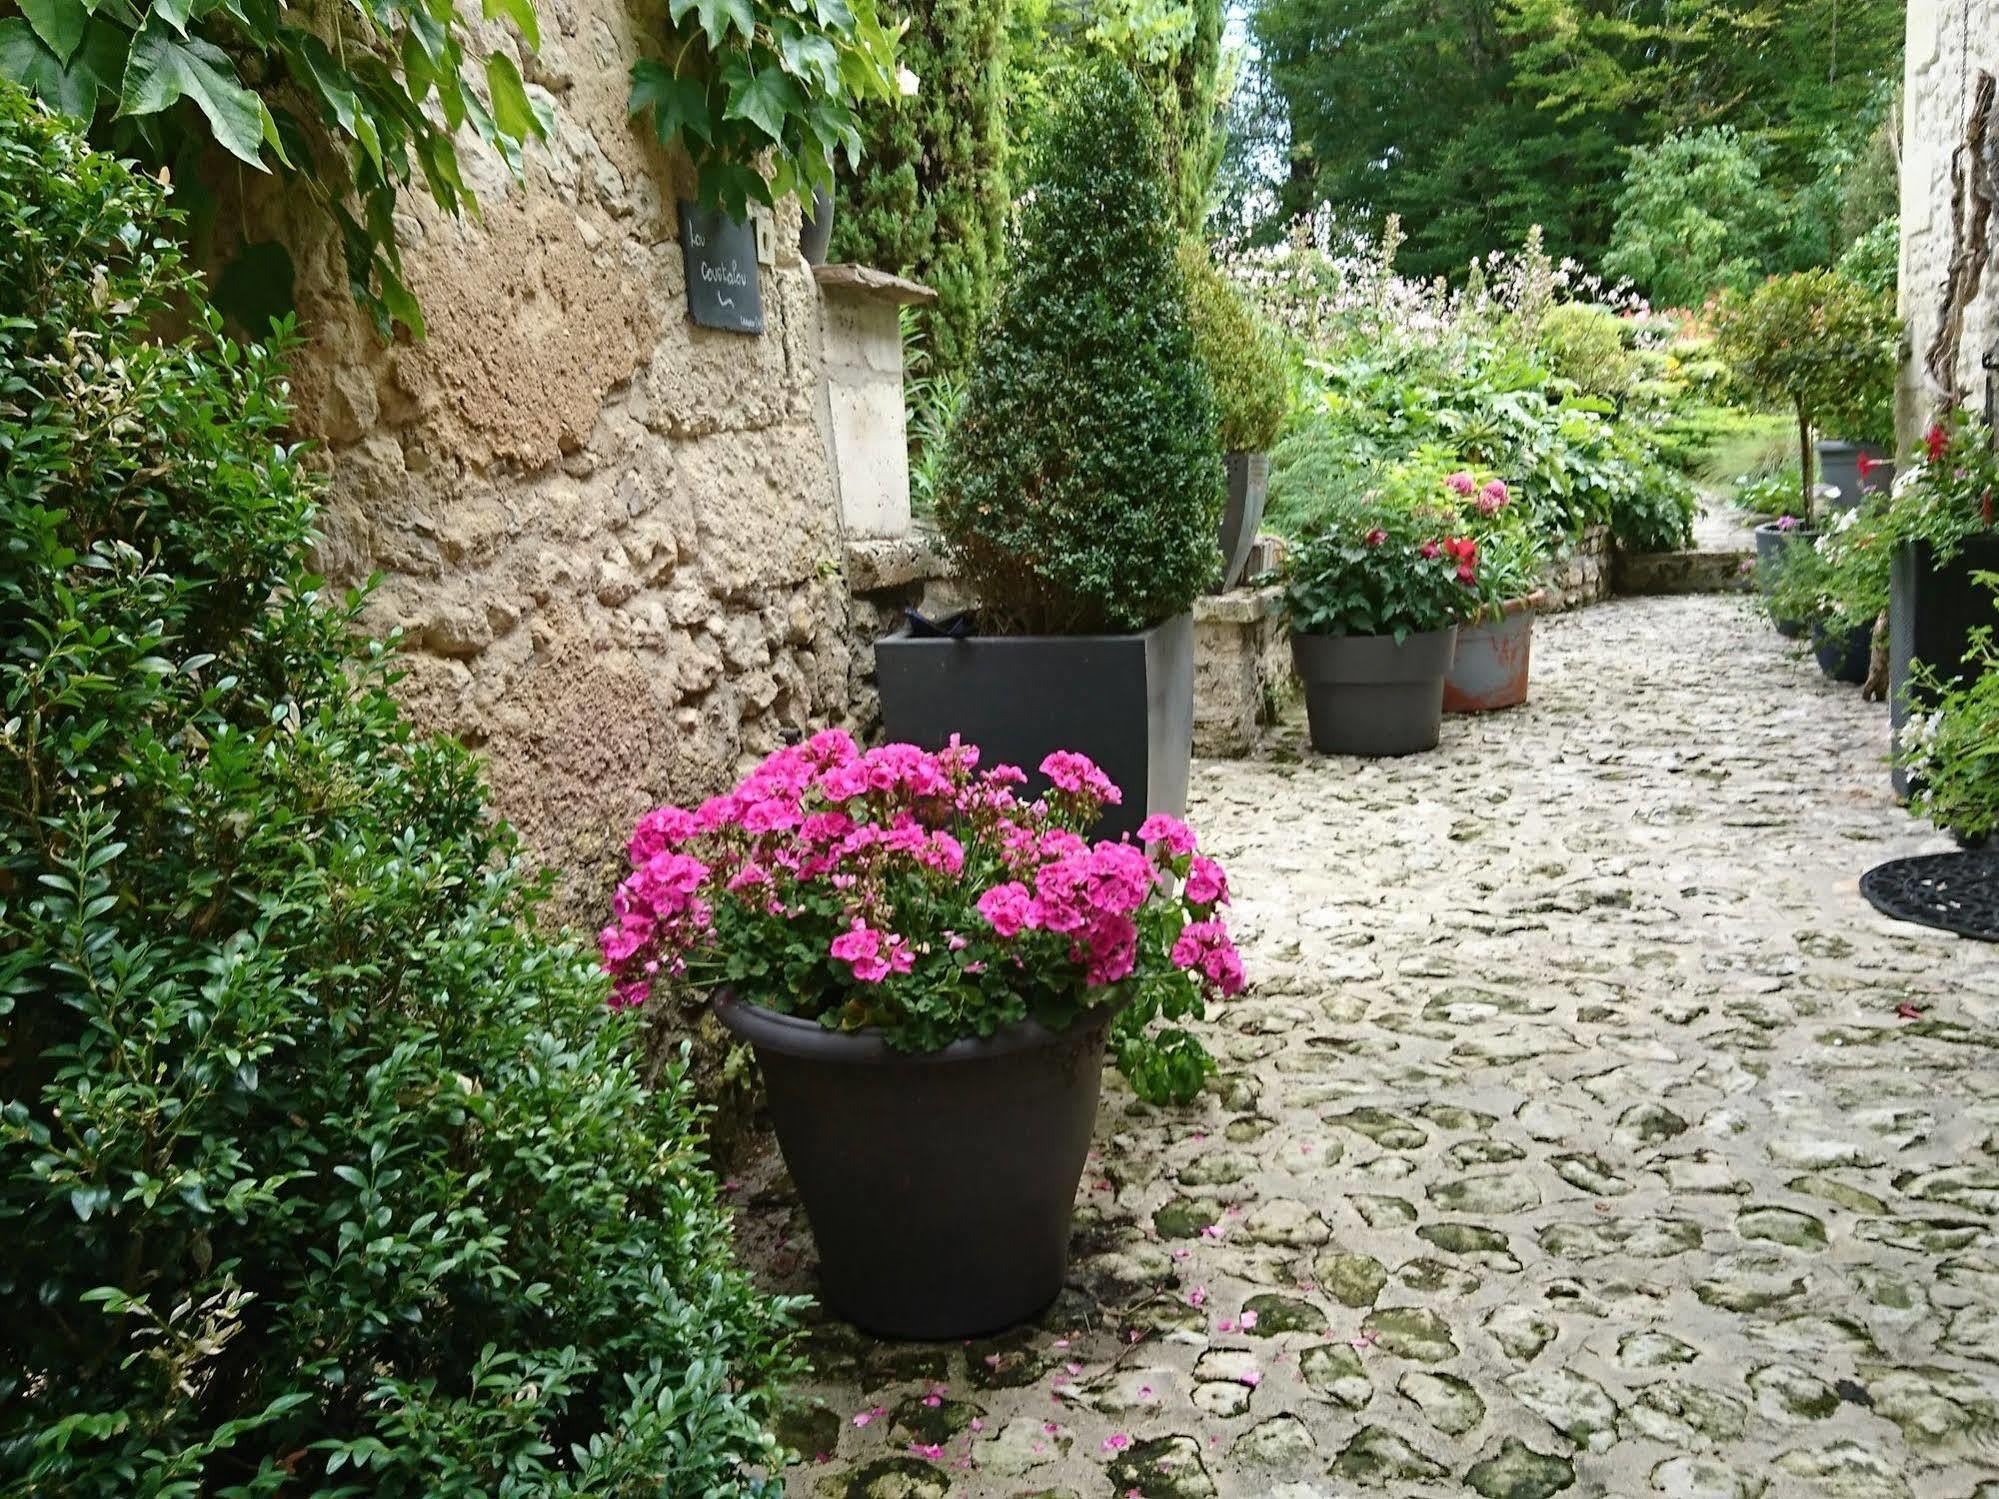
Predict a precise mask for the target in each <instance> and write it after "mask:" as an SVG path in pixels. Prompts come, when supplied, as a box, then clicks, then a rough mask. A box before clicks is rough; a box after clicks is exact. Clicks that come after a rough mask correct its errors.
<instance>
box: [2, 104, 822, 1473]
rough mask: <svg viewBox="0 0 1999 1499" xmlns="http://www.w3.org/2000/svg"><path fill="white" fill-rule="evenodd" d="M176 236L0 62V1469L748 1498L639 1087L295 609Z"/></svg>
mask: <svg viewBox="0 0 1999 1499" xmlns="http://www.w3.org/2000/svg"><path fill="white" fill-rule="evenodd" d="M176 230H177V225H176V222H175V221H174V219H173V218H172V217H171V216H170V215H169V214H168V213H167V212H166V210H165V206H164V192H163V189H162V188H161V187H160V185H159V184H157V183H156V182H154V181H152V180H150V179H148V178H145V177H141V176H137V175H135V174H133V173H131V172H130V171H128V170H127V169H126V168H125V167H123V166H122V165H120V164H118V163H117V162H115V161H113V160H112V159H110V158H109V157H106V156H103V155H99V154H96V153H93V152H91V151H89V150H87V149H85V147H84V145H83V144H82V142H81V141H80V139H79V138H78V137H77V136H76V135H75V134H74V133H73V132H72V129H71V127H69V126H67V125H64V124H59V123H57V122H56V121H55V120H54V118H53V117H51V116H49V115H48V114H46V113H44V112H43V111H42V109H41V108H40V106H38V105H35V104H33V103H31V102H30V101H29V100H28V99H27V98H26V96H25V95H23V94H22V93H20V92H19V91H18V90H16V89H14V88H13V87H12V86H11V85H0V371H4V377H0V1046H4V1051H3V1052H0V1056H4V1062H0V1240H4V1242H5V1244H6V1246H7V1248H6V1253H5V1255H4V1256H0V1305H4V1306H5V1307H6V1309H7V1310H6V1315H5V1316H4V1317H0V1490H4V1491H5V1492H8V1493H33V1494H50V1495H54V1494H62V1495H71V1496H95V1495H103V1496H114V1495H115V1496H119V1499H124V1496H130V1495H140V1494H143V1495H148V1496H157V1495H194V1494H217V1495H258V1494H269V1495H277V1494H283V1495H286V1496H292V1495H334V1494H343V1495H349V1494H370V1495H391V1496H400V1495H408V1496H438V1495H463V1496H473V1495H479V1496H485V1495H522V1496H525V1495H557V1494H584V1493H588V1494H592V1495H631V1496H638V1495H647V1496H657V1495H662V1494H665V1495H760V1494H772V1493H775V1492H776V1490H777V1485H776V1483H775V1482H774V1480H772V1479H771V1478H770V1477H768V1476H767V1474H768V1472H769V1470H770V1465H772V1464H773V1463H774V1462H775V1460H776V1458H777V1456H778V1453H777V1450H776V1448H775V1444H774V1442H773V1441H772V1439H771V1438H770V1437H769V1436H768V1435H767V1434H766V1430H765V1418H766V1416H767V1414H768V1413H769V1410H770V1401H771V1393H770V1385H771V1381H772V1380H773V1379H774V1378H775V1377H777V1376H778V1375H780V1374H781V1373H783V1372H784V1371H785V1370H786V1369H787V1368H788V1365H789V1354H788V1353H787V1351H786V1347H787V1344H786V1337H787V1333H786V1320H787V1314H788V1311H789V1308H788V1307H787V1306H786V1305H785V1304H784V1303H780V1302H774V1301H771V1300H767V1299H765V1298H763V1297H761V1296H760V1295H758V1294H757V1293H756V1292H755V1291H754V1289H753V1288H752V1287H751V1286H750V1284H749V1283H748V1282H747V1280H746V1279H745V1277H744V1276H743V1275H742V1273H741V1272H740V1271H738V1270H737V1269H736V1268H735V1266H734V1265H733V1263H732V1261H731V1258H730V1247H729V1228H728V1217H727V1215H726V1213H724V1212H723V1211H722V1209H721V1208H720V1207H719V1205H718V1195H717V1187H716V1185H715V1182H714V1180H713V1178H712V1176H711V1175H710V1173H709V1171H708V1169H707V1167H706V1165H705V1164H704V1161H703V1158H702V1154H701V1151H702V1145H701V1131H700V1128H699V1113H698V1111H697V1110H696V1109H695V1107H694V1106H693V1105H692V1103H691V1101H690V1099H689V1098H688V1096H687V1093H686V1089H685V1085H684V1082H683V1081H682V1077H681V1074H680V1073H679V1071H678V1069H676V1068H671V1067H669V1068H668V1069H667V1075H666V1077H665V1078H664V1082H663V1087H662V1088H660V1090H659V1091H657V1092H649V1091H648V1090H647V1088H646V1087H645V1086H644V1084H643V1080H642V1078H641V1076H640V1074H639V1071H638V1065H637V1063H636V1061H635V1056H636V1051H635V1049H634V1048H633V1047H632V1045H631V1044H630V1042H631V1039H632V1038H631V1036H630V1035H629V1033H628V1032H627V1030H626V1029H625V1027H624V1025H623V1024H622V1023H621V1022H618V1021H617V1020H615V1019H613V1018H611V1017H609V1016H608V1015H607V1013H606V1011H605V1008H604V1004H603V998H604V992H605V991H604V981H603V979H602V978H601V976H600V975H599V974H598V973H597V972H596V971H595V970H594V968H593V967H592V965H591V963H590V961H589V960H588V959H587V958H586V957H585V956H584V955H583V954H582V953H581V952H580V951H578V950H577V949H576V948H574V947H573V946H570V945H567V944H564V943H561V942H555V941H551V940H548V939H546V938H544V937H541V936H539V935H537V934H536V932H535V930H534V928H533V926H532V925H531V917H532V914H533V910H534V906H535V902H536V900H537V898H538V893H539V892H538V887H537V886H536V885H534V884H533V883H532V882H528V881H525V880H524V879H523V878H522V876H521V874H520V872H519V870H518V869H517V867H516V864H515V862H514V858H513V852H512V845H511V842H510V839H509V835H508V834H507V833H506V831H505V829H504V828H503V827H502V826H501V825H499V824H497V823H496V822H494V821H493V820H492V819H491V818H490V817H489V816H488V814H487V812H486V810H485V807H484V802H483V793H482V791H481V787H480V783H479V779H478V776H477V774H476V771H475V769H474V767H473V765H472V764H471V762H470V761H469V760H468V759H467V757H466V756H465V755H464V753H463V752H462V751H460V750H459V749H458V748H457V747H456V746H454V745H451V744H449V743H443V742H433V741H430V740H426V739H423V738H421V737H419V736H417V735H416V734H415V733H414V732H413V731H412V729H411V728H410V727H409V725H408V724H407V723H405V722H404V720H403V719H402V717H401V716H400V714H399V713H398V711H397V709H396V707H395V705H394V704H393V702H392V701H391V700H390V698H389V697H388V696H387V695H386V694H385V692H384V690H383V686H384V682H385V680H386V673H387V671H388V670H389V669H390V666H391V662H392V659H393V658H392V657H391V656H390V655H388V654H387V653H386V652H385V651H384V650H382V649H381V648H379V647H369V646H364V645H362V644H360V643H359V642H360V641H361V639H362V637H361V636H360V635H359V634H358V633H357V632H356V631H355V630H354V629H353V628H352V625H353V621H352V618H351V613H352V610H353V609H354V607H356V605H355V601H353V600H350V601H349V604H348V607H347V609H346V610H344V611H343V610H340V609H330V608H328V607H326V606H325V605H324V604H323V602H322V600H321V598H320V596H319V588H320V585H319V583H318V581H317V580H316V579H314V578H312V577H310V576H309V575H308V574H307V573H306V571H305V569H304V566H303V558H304V554H305V547H306V545H307V543H308V540H309V527H310V524H311V513H312V501H313V486H312V485H311V483H310V482H309V480H308V476H307V474H306V472H305V470H304V469H303V468H302V467H301V465H300V462H299V454H298V451H297V449H295V448H293V447H290V446H287V444H286V438H285V435H284V433H285V424H286V422H287V420H288V417H289V411H288V408H287V403H286V398H285V389H284V383H283V365H282V354H283V344H284V342H285V339H283V338H281V339H280V340H279V341H278V346H277V347H257V346H249V345H239V344H235V343H232V342H230V341H228V340H227V339H225V338H224V337H223V336H222V335H221V334H220V332H219V331H218V321H217V318H216V316H215V314H214V313H213V312H212V311H210V310H209V309H208V308H207V307H206V306H205V305H204V304H203V301H202V299H201V297H200V295H199V288H198V283H197V282H195V281H194V280H193V279H192V278H191V277H190V276H189V275H188V273H187V272H186V271H185V269H184V268H183V267H182V265H181V262H180V260H179V257H178V254H177V251H176V249H175V246H174V244H173V242H172V239H171V236H172V235H174V234H175V232H176ZM168 324H172V325H175V326H181V327H185V328H188V329H190V330H191V331H189V332H187V333H186V334H185V335H184V336H180V337H178V338H175V339H172V340H167V339H162V338H160V337H157V336H155V332H154V329H155V328H156V327H159V326H166V325H168Z"/></svg>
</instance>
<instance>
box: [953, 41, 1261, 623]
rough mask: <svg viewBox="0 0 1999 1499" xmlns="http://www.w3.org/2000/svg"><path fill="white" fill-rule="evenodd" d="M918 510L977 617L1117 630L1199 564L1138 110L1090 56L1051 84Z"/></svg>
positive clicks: (1208, 398)
mask: <svg viewBox="0 0 1999 1499" xmlns="http://www.w3.org/2000/svg"><path fill="white" fill-rule="evenodd" d="M1029 180H1030V182H1031V188H1030V191H1029V193H1028V194H1027V197H1026V204H1025V208H1024V209H1023V211H1022V214H1021V227H1020V231H1019V235H1018V238H1017V240H1016V241H1015V243H1014V245H1013V248H1012V256H1011V265H1010V268H1009V273H1008V279H1007V284H1006V289H1005V291H1004V293H1003V295H1002V298H1001V302H1000V306H999V309H998V312H997V313H996V315H995V317H994V319H993V322H992V325H991V327H990V328H989V329H988V330H987V333H986V336H985V338H984V339H983V340H982V341H981V343H980V345H979V351H978V355H977V357H976V359H975V360H974V362H973V365H972V373H971V380H970V383H969V385H968V387H967V389H966V392H965V400H964V405H963V408H962V409H961V410H960V412H959V414H958V419H957V422H956V424H955V425H954V427H953V428H952V432H951V438H950V445H949V451H948V453H947V454H946V457H945V460H944V465H943V471H942V473H941V474H940V476H939V480H938V493H937V516H938V521H939V523H940V525H941V526H942V528H943V531H944V534H945V536H946V538H947V539H948V541H949V543H950V546H951V550H952V553H953V555H954V556H955V557H956V559H957V561H958V565H959V567H960V569H961V573H962V576H963V577H964V578H965V580H966V581H967V583H969V584H970V585H971V587H972V588H973V591H974V592H975V593H976V594H977V595H978V597H979V599H980V600H981V601H982V602H983V604H984V605H985V607H986V608H987V610H988V611H989V613H990V615H991V616H992V618H993V620H994V621H995V622H997V623H999V624H1001V625H1003V626H1004V627H1006V628H1009V629H1015V630H1022V631H1027V632H1048V633H1058V634H1061V633H1088V632H1092V631H1099V630H1131V629H1140V628H1144V627H1145V626H1148V625H1151V624H1154V623H1156V622H1158V621H1159V620H1162V619H1165V618H1167V617H1169V616H1171V615H1174V614H1177V613H1179V612H1180V611H1181V610H1183V609H1185V608H1186V607H1187V606H1188V605H1189V604H1190V603H1192V601H1193V599H1194V597H1195V595H1197V594H1198V593H1199V592H1200V591H1201V588H1202V587H1203V585H1204V584H1205V583H1206V582H1207V580H1208V579H1209V578H1210V577H1211V576H1212V575H1213V573H1214V571H1215V568H1216V567H1217V565H1218V563H1217V560H1216V543H1215V533H1216V527H1217V524H1218V522H1219V518H1220V509H1221V502H1222V494H1223V475H1222V462H1221V450H1220V447H1219V445H1218V440H1217V435H1216V425H1215V407H1214V398H1213V395H1212V393H1211V392H1210V390H1209V386H1208V380H1207V375H1206V372H1205V371H1204V370H1203V369H1202V368H1201V365H1200V362H1199V360H1198V358H1197V356H1196V354H1195V350H1194V340H1193V333H1192V330H1191V328H1190V327H1189V322H1188V315H1187V292H1186V287H1185V284H1184V282H1183V280H1182V277H1181V274H1180V268H1179V264H1178V262H1177V259H1176V256H1175V243H1176V241H1175V237H1174V234H1173V215H1172V209H1171V205H1170V203H1169V199H1168V193H1167V188H1166V183H1165V181H1164V177H1163V172H1162V168H1161V162H1160V155H1159V139H1158V127H1157V125H1156V124H1155V123H1154V121H1153V119H1152V115H1151V111H1150V109H1149V107H1148V106H1147V103H1146V99H1145V95H1144V93H1143V91H1142V90H1141V89H1140V87H1139V85H1138V83H1137V81H1136V80H1135V79H1134V78H1133V77H1132V75H1131V74H1130V72H1129V71H1128V70H1126V69H1125V68H1123V67H1122V66H1121V65H1119V64H1117V63H1115V62H1113V61H1109V60H1107V59H1100V60H1096V61H1093V62H1091V63H1088V64H1086V65H1084V66H1082V67H1080V68H1078V69H1077V70H1076V72H1075V73H1074V74H1072V75H1070V76H1069V77H1068V78H1067V79H1066V80H1065V81H1064V83H1063V85H1062V86H1061V88H1060V92H1059V96H1058V102H1057V105H1056V108H1055V112H1054V116H1053V118H1052V120H1051V123H1050V128H1049V130H1048V132H1047V134H1046V136H1045V137H1044V138H1043V140H1042V141H1041V142H1040V143H1039V149H1038V150H1037V153H1036V156H1035V169H1034V171H1033V172H1032V174H1031V176H1030V179H1029Z"/></svg>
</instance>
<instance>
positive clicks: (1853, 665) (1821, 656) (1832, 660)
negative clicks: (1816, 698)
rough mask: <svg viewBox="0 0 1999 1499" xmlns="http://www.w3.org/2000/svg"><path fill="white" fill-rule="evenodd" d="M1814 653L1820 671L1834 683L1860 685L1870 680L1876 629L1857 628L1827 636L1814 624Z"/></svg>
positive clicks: (1867, 627) (1865, 626)
mask: <svg viewBox="0 0 1999 1499" xmlns="http://www.w3.org/2000/svg"><path fill="white" fill-rule="evenodd" d="M1812 654H1813V655H1814V656H1816V657H1817V658H1818V663H1819V670H1820V671H1822V672H1824V673H1825V674H1826V675H1827V676H1828V677H1830V678H1832V680H1833V681H1835V682H1851V683H1853V684H1854V685H1855V686H1858V685H1859V684H1860V683H1862V682H1865V681H1866V680H1867V666H1868V663H1869V662H1870V661H1871V660H1872V659H1873V656H1874V626H1873V625H1872V624H1864V625H1855V626H1854V627H1853V628H1852V629H1850V630H1846V631H1843V632H1842V633H1840V634H1838V635H1828V634H1827V633H1826V632H1825V631H1824V630H1822V629H1820V628H1819V626H1817V625H1816V624H1815V625H1813V626H1812Z"/></svg>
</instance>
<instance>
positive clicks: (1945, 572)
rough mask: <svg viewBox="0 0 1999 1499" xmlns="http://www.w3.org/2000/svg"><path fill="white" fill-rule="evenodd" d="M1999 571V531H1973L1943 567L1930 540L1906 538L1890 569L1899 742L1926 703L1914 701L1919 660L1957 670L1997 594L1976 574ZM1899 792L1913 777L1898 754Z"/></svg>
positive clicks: (1891, 671)
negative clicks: (1912, 691) (1905, 726)
mask: <svg viewBox="0 0 1999 1499" xmlns="http://www.w3.org/2000/svg"><path fill="white" fill-rule="evenodd" d="M1981 572H1999V533H1993V532H1986V533H1983V534H1981V535H1977V536H1973V537H1971V538H1970V539H1969V540H1967V541H1966V542H1965V544H1964V545H1963V546H1962V547H1961V548H1960V549H1959V550H1958V553H1957V555H1956V556H1955V557H1953V558H1951V560H1950V561H1949V562H1947V563H1945V564H1943V565H1942V566H1938V564H1937V561H1936V556H1935V553H1934V552H1933V551H1932V549H1931V547H1930V545H1929V543H1928V542H1922V541H1916V542H1904V543H1903V544H1902V545H1901V546H1900V547H1898V548H1896V551H1895V556H1894V560H1893V561H1892V562H1891V563H1890V564H1889V568H1888V710H1889V715H1890V721H1891V722H1892V723H1893V725H1894V730H1895V738H1896V742H1897V743H1898V744H1899V742H1900V740H1901V735H1902V724H1903V723H1904V722H1905V721H1906V720H1907V719H1908V717H1909V714H1910V713H1911V712H1912V711H1921V710H1922V708H1923V705H1922V704H1920V703H1912V702H1911V701H1910V686H1909V675H1910V672H1911V670H1912V669H1913V668H1914V666H1915V664H1916V663H1917V662H1918V661H1921V662H1925V663H1927V664H1928V666H1929V668H1930V669H1931V670H1932V671H1934V672H1936V673H1937V674H1938V675H1939V676H1941V677H1943V678H1945V679H1946V680H1948V679H1949V678H1951V677H1953V676H1955V675H1957V672H1958V668H1959V667H1961V666H1962V665H1963V663H1964V653H1965V652H1966V651H1967V650H1969V649H1970V648H1971V632H1972V631H1973V630H1975V629H1976V628H1978V626H1980V625H1989V624H1991V623H1992V595H1991V593H1989V592H1988V591H1987V590H1985V589H1983V588H1980V587H1979V586H1978V585H1977V584H1976V583H1975V582H1973V581H1972V575H1973V574H1974V573H1981ZM1894 783H1895V791H1896V794H1897V795H1900V796H1907V795H1908V794H1909V777H1908V774H1907V772H1906V771H1904V770H1903V769H1902V763H1901V754H1900V751H1899V750H1898V751H1897V753H1896V756H1895V768H1894Z"/></svg>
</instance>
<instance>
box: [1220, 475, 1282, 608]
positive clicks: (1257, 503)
mask: <svg viewBox="0 0 1999 1499" xmlns="http://www.w3.org/2000/svg"><path fill="white" fill-rule="evenodd" d="M1227 466H1228V476H1229V494H1228V503H1227V505H1226V506H1225V507H1224V508H1223V510H1222V534H1221V547H1222V582H1221V588H1220V589H1219V590H1218V591H1219V592H1222V593H1227V592H1228V591H1229V590H1230V589H1231V588H1233V587H1235V586H1236V584H1238V583H1240V582H1241V581H1242V574H1243V569H1244V568H1246V567H1248V566H1249V554H1250V551H1251V549H1252V548H1253V547H1255V545H1256V533H1257V529H1258V528H1259V527H1260V526H1262V524H1263V506H1264V502H1265V500H1266V499H1268V497H1269V493H1270V455H1269V454H1268V453H1230V454H1229V455H1228V457H1227Z"/></svg>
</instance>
